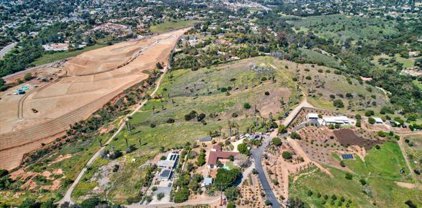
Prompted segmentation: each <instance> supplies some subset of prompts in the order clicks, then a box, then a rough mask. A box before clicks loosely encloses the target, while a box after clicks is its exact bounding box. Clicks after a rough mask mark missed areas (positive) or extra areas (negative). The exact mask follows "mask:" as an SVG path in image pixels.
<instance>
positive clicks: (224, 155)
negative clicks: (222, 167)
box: [207, 145, 239, 168]
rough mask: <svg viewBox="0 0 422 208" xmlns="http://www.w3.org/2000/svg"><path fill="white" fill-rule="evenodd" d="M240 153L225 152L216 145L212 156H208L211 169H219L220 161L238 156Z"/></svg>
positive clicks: (211, 153)
mask: <svg viewBox="0 0 422 208" xmlns="http://www.w3.org/2000/svg"><path fill="white" fill-rule="evenodd" d="M238 154H239V153H238V152H224V151H222V149H221V146H220V145H214V147H213V148H212V149H211V151H210V154H209V155H208V162H207V164H208V167H210V168H216V167H217V161H218V160H220V159H229V158H230V156H233V157H234V156H236V155H238Z"/></svg>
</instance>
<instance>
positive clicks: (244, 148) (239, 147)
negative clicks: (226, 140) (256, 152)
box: [237, 143, 250, 155]
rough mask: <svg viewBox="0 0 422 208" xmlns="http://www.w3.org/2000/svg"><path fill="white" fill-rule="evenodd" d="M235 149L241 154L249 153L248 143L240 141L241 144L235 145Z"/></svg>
mask: <svg viewBox="0 0 422 208" xmlns="http://www.w3.org/2000/svg"><path fill="white" fill-rule="evenodd" d="M237 150H238V151H239V152H240V153H241V154H244V155H249V154H250V152H249V148H248V145H247V144H245V143H241V144H239V145H237Z"/></svg>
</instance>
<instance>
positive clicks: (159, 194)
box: [157, 192, 164, 201]
mask: <svg viewBox="0 0 422 208" xmlns="http://www.w3.org/2000/svg"><path fill="white" fill-rule="evenodd" d="M162 198H164V193H162V192H160V193H158V194H157V199H158V201H160V200H161V199H162Z"/></svg>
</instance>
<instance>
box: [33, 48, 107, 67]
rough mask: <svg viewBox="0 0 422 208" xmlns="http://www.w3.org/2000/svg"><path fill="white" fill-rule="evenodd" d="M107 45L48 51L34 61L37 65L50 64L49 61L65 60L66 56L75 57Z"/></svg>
mask: <svg viewBox="0 0 422 208" xmlns="http://www.w3.org/2000/svg"><path fill="white" fill-rule="evenodd" d="M105 46H107V45H106V44H95V45H93V46H87V47H85V48H83V49H80V50H74V51H63V52H54V53H46V54H44V55H43V56H41V57H40V58H38V59H36V60H35V61H34V62H33V64H35V65H36V66H39V65H43V64H48V63H51V62H54V61H59V60H63V59H66V58H70V57H74V56H77V55H79V54H81V53H83V52H86V51H90V50H95V49H98V48H102V47H105Z"/></svg>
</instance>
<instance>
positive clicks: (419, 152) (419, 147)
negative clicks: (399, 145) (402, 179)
mask: <svg viewBox="0 0 422 208" xmlns="http://www.w3.org/2000/svg"><path fill="white" fill-rule="evenodd" d="M403 146H404V149H405V151H406V154H407V157H408V159H409V163H410V166H411V167H412V168H413V169H417V170H422V135H414V136H407V137H405V142H404V145H403ZM416 178H417V180H419V183H421V182H422V175H416Z"/></svg>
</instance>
